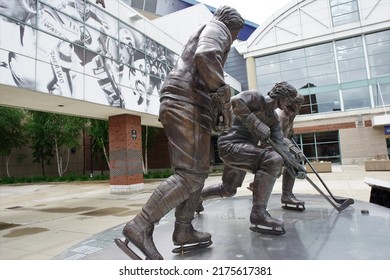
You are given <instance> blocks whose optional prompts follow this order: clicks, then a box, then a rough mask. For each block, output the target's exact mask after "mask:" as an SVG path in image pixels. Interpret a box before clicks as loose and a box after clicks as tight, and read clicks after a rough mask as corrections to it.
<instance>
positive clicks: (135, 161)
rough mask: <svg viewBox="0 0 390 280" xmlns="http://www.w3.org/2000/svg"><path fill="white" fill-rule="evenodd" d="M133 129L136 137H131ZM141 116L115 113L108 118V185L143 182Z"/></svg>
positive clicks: (126, 184) (127, 184)
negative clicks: (115, 114)
mask: <svg viewBox="0 0 390 280" xmlns="http://www.w3.org/2000/svg"><path fill="white" fill-rule="evenodd" d="M132 131H135V132H136V134H137V138H136V139H133V138H132ZM141 132H142V131H141V117H139V116H133V115H127V114H125V115H117V116H112V117H110V118H109V141H110V144H109V146H110V185H111V186H115V185H121V186H129V185H135V184H140V183H143V172H142V170H143V169H142V135H141Z"/></svg>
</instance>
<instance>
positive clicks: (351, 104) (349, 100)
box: [342, 87, 371, 111]
mask: <svg viewBox="0 0 390 280" xmlns="http://www.w3.org/2000/svg"><path fill="white" fill-rule="evenodd" d="M342 95H343V99H344V109H345V110H346V111H347V110H353V109H361V108H369V107H370V106H371V104H370V94H369V89H368V87H357V88H352V89H343V91H342Z"/></svg>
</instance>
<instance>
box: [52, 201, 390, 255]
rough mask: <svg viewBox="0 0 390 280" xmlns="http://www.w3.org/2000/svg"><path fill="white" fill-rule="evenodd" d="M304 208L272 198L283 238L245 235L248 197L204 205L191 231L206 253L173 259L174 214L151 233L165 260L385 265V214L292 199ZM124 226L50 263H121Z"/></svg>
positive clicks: (364, 206) (363, 205) (389, 225)
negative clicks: (200, 236)
mask: <svg viewBox="0 0 390 280" xmlns="http://www.w3.org/2000/svg"><path fill="white" fill-rule="evenodd" d="M297 197H298V198H300V199H302V200H304V201H305V202H306V210H305V211H302V212H298V211H291V210H284V209H282V208H281V204H280V195H277V194H273V195H271V198H270V201H269V205H268V208H269V212H270V214H271V215H272V216H273V217H275V218H278V219H282V220H283V221H284V223H285V230H286V234H284V235H281V236H273V235H265V234H259V233H255V232H252V231H250V230H249V227H250V226H251V224H250V222H249V214H250V211H251V205H252V203H251V202H252V198H251V196H238V197H233V198H225V199H216V200H210V201H206V202H205V203H204V206H205V211H204V212H202V213H201V214H200V215H196V216H195V219H194V221H193V224H194V227H195V228H197V229H199V230H204V231H208V232H210V233H211V234H212V236H213V237H212V240H213V244H212V245H211V246H210V247H208V248H205V249H200V250H196V251H193V252H187V253H185V254H182V255H181V254H173V253H172V252H171V251H172V249H173V248H174V247H173V243H172V231H173V224H174V215H173V213H174V212H173V211H171V212H170V213H168V215H166V216H165V217H164V218H163V219H162V220H161V221H160V223H159V224H158V225H157V226H156V227H155V232H154V241H155V243H156V246H157V248H158V249H159V251H160V253H161V254H162V255H163V256H164V259H167V260H207V259H210V260H291V259H292V260H390V209H389V208H386V207H383V206H379V205H376V204H372V203H368V202H363V201H355V204H353V205H351V206H349V207H348V208H347V209H345V210H343V211H342V212H338V211H336V210H335V209H334V208H333V207H332V206H331V205H330V204H329V203H328V202H327V201H326V200H325V199H324V198H323V197H322V196H320V195H308V194H306V195H299V194H298V195H297ZM123 226H124V224H121V225H118V226H117V227H114V228H111V229H108V230H106V231H104V232H101V233H100V234H97V235H95V236H93V237H92V238H90V239H87V240H85V241H83V242H81V243H79V244H77V245H75V246H73V247H72V248H69V249H68V250H66V251H65V252H63V253H61V254H60V255H58V256H56V257H55V258H54V259H61V260H65V259H83V260H126V259H128V257H127V256H126V255H125V254H124V253H123V252H122V251H121V250H120V249H119V248H118V247H117V246H116V244H115V243H114V239H115V238H122V240H123V237H122V235H121V232H122V228H123Z"/></svg>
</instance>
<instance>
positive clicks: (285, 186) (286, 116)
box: [276, 94, 305, 211]
mask: <svg viewBox="0 0 390 280" xmlns="http://www.w3.org/2000/svg"><path fill="white" fill-rule="evenodd" d="M303 101H304V99H303V96H302V95H300V94H298V95H297V97H295V98H294V99H293V100H292V101H291V104H290V105H289V106H286V108H285V109H284V110H280V109H276V113H277V114H278V116H279V119H280V123H281V125H282V130H283V134H284V142H285V143H286V145H287V146H288V147H289V150H290V153H291V154H292V155H293V156H294V157H295V158H296V160H297V161H298V162H302V161H304V160H305V158H304V155H303V153H302V151H301V150H300V149H299V148H298V147H297V146H295V144H294V143H292V141H291V140H290V139H291V137H293V136H294V131H293V125H294V119H295V117H296V116H297V114H298V113H299V110H300V109H301V106H302V104H303ZM282 176H283V177H282V196H281V198H280V200H281V202H282V204H284V205H283V206H282V207H283V208H284V209H290V210H298V211H300V210H305V202H304V201H302V200H299V199H297V198H296V197H295V195H294V194H293V192H292V190H293V187H294V183H295V178H294V177H293V176H291V174H290V172H288V170H287V169H286V168H284V169H283V175H282ZM290 205H291V206H290Z"/></svg>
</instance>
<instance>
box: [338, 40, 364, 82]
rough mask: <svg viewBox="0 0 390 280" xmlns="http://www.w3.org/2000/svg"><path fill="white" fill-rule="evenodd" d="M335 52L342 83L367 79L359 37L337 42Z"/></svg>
mask: <svg viewBox="0 0 390 280" xmlns="http://www.w3.org/2000/svg"><path fill="white" fill-rule="evenodd" d="M336 51H337V60H338V65H339V70H340V80H341V82H342V83H347V82H353V81H358V80H364V79H367V71H366V62H365V59H364V50H363V46H362V38H361V37H354V38H350V39H346V40H341V41H337V42H336Z"/></svg>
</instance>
